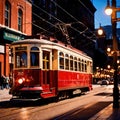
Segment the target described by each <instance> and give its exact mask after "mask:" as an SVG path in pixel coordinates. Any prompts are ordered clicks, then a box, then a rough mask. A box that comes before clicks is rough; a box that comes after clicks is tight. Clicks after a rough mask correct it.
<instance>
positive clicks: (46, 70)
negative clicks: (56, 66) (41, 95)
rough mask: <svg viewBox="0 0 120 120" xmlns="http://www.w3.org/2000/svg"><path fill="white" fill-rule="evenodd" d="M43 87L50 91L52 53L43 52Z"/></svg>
mask: <svg viewBox="0 0 120 120" xmlns="http://www.w3.org/2000/svg"><path fill="white" fill-rule="evenodd" d="M42 62H43V83H42V84H43V87H44V88H45V89H44V90H45V91H49V90H50V52H48V51H43V61H42Z"/></svg>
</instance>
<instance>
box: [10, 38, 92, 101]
mask: <svg viewBox="0 0 120 120" xmlns="http://www.w3.org/2000/svg"><path fill="white" fill-rule="evenodd" d="M11 51H12V61H13V65H14V67H13V86H12V88H11V89H10V94H12V95H13V98H18V99H45V98H51V97H54V98H56V97H57V98H60V97H68V96H71V95H73V94H78V93H81V92H86V91H89V90H92V67H93V61H92V58H91V57H89V56H87V55H86V54H85V53H84V52H82V51H80V50H77V49H75V48H73V47H71V46H69V45H68V46H66V45H65V44H63V43H61V42H59V41H56V42H53V41H50V40H45V39H25V40H19V41H16V42H13V43H12V44H11Z"/></svg>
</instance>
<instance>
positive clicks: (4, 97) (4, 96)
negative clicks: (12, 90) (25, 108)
mask: <svg viewBox="0 0 120 120" xmlns="http://www.w3.org/2000/svg"><path fill="white" fill-rule="evenodd" d="M11 97H12V95H10V94H9V89H3V90H0V102H2V101H8V100H10V98H11Z"/></svg>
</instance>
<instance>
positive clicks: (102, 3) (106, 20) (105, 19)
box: [92, 0, 120, 28]
mask: <svg viewBox="0 0 120 120" xmlns="http://www.w3.org/2000/svg"><path fill="white" fill-rule="evenodd" d="M92 1H93V5H94V6H95V8H96V9H97V11H96V12H95V28H99V24H100V23H101V26H105V25H111V17H110V16H107V15H106V14H105V12H104V9H105V7H106V5H107V0H92ZM110 3H111V0H110ZM116 3H117V6H118V7H120V0H116ZM117 17H118V18H120V12H118V14H117ZM117 27H118V28H120V22H118V24H117Z"/></svg>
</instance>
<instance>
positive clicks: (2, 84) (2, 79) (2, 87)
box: [0, 75, 5, 90]
mask: <svg viewBox="0 0 120 120" xmlns="http://www.w3.org/2000/svg"><path fill="white" fill-rule="evenodd" d="M0 81H1V89H2V90H3V89H4V87H5V84H4V83H5V76H4V75H2V76H1V78H0Z"/></svg>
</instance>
